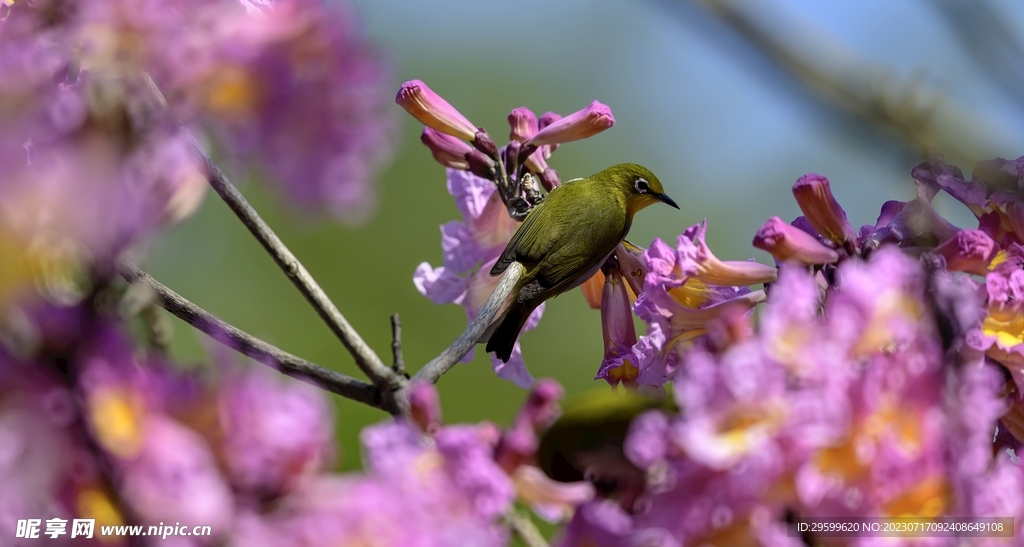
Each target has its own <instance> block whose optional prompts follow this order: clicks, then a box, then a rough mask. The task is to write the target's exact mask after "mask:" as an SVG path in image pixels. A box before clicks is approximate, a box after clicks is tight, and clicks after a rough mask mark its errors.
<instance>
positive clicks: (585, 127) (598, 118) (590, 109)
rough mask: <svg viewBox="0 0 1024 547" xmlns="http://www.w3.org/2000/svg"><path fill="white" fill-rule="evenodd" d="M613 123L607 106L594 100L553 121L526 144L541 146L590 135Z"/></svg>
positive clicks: (613, 120)
mask: <svg viewBox="0 0 1024 547" xmlns="http://www.w3.org/2000/svg"><path fill="white" fill-rule="evenodd" d="M613 125H615V117H614V116H612V111H611V109H610V108H608V107H607V106H605V105H603V104H601V103H599V102H597V101H594V102H592V103H590V105H588V106H587V107H586V108H584V109H583V110H579V111H576V112H573V113H572V114H569V115H568V116H566V117H564V118H561V119H559V120H557V121H554V122H552V123H550V124H549V125H547V126H546V127H544V128H543V129H541V130H540V131H538V132H537V134H536V135H533V137H531V138H530V139H529V140H527V141H526V144H532V145H535V146H543V145H550V144H560V143H563V142H571V141H576V140H580V139H585V138H587V137H592V136H594V135H596V134H598V133H600V132H602V131H604V130H605V129H608V128H610V127H611V126H613Z"/></svg>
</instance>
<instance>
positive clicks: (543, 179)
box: [540, 167, 559, 192]
mask: <svg viewBox="0 0 1024 547" xmlns="http://www.w3.org/2000/svg"><path fill="white" fill-rule="evenodd" d="M540 183H541V185H543V186H544V189H545V190H547V191H548V192H550V191H551V190H552V189H554V187H555V186H558V184H559V179H558V171H555V170H554V169H551V168H550V167H549V168H547V169H545V170H544V171H542V172H541V174H540Z"/></svg>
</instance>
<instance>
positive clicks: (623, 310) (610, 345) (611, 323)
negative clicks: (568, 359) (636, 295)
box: [596, 269, 639, 386]
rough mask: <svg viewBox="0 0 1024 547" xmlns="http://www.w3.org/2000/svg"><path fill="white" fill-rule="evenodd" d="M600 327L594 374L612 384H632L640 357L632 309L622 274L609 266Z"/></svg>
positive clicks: (635, 377) (636, 374)
mask: <svg viewBox="0 0 1024 547" xmlns="http://www.w3.org/2000/svg"><path fill="white" fill-rule="evenodd" d="M601 330H602V332H603V334H604V360H603V361H602V362H601V367H600V368H599V369H598V372H597V376H596V378H600V379H603V380H605V381H606V382H608V383H609V384H611V385H612V386H616V385H618V384H619V383H620V382H621V383H624V384H626V385H634V384H635V383H636V379H637V376H638V375H639V369H638V368H637V366H638V365H639V358H638V357H637V356H636V355H635V354H634V353H633V346H634V345H635V344H636V342H637V338H636V329H635V328H634V327H633V313H632V310H631V307H630V303H629V294H628V292H627V291H626V284H625V282H624V281H623V279H622V274H620V273H619V271H618V270H617V269H611V270H610V271H609V272H608V274H607V275H606V276H605V284H604V291H603V294H602V295H601Z"/></svg>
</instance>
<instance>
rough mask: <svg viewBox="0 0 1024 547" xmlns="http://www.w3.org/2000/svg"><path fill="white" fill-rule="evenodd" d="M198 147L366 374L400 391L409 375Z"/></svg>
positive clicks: (235, 206)
mask: <svg viewBox="0 0 1024 547" xmlns="http://www.w3.org/2000/svg"><path fill="white" fill-rule="evenodd" d="M193 143H194V144H195V147H196V150H197V151H198V153H199V154H200V155H201V157H202V158H203V161H204V162H205V164H206V169H207V172H208V175H207V178H208V180H209V182H210V186H212V187H213V189H214V190H215V191H216V192H217V194H218V195H219V196H220V197H221V199H223V200H224V202H225V203H226V204H227V205H228V207H230V208H231V210H232V211H234V213H235V215H237V216H238V218H239V220H241V221H242V224H244V225H245V227H246V228H248V229H249V232H250V233H251V234H252V235H253V236H254V237H255V238H256V240H257V241H259V242H260V244H261V245H263V248H264V249H266V251H267V253H269V254H270V256H271V257H272V258H273V259H274V262H276V263H277V265H278V267H280V268H281V270H283V271H284V273H285V274H286V275H287V276H288V279H290V280H291V281H292V283H293V284H294V285H295V287H296V288H298V289H299V292H301V293H302V295H303V296H305V297H306V300H307V301H308V302H309V303H310V304H311V305H312V306H313V308H314V309H315V310H316V312H317V314H318V315H319V316H320V318H321V319H322V320H323V321H324V323H326V324H327V326H328V327H329V328H330V329H331V332H333V333H334V334H335V336H337V337H338V340H340V341H341V343H342V344H344V346H345V348H346V349H348V352H349V353H350V354H352V357H353V358H354V359H355V362H356V365H357V366H358V367H359V369H360V370H362V371H363V374H366V377H367V378H369V379H370V380H371V381H372V382H373V384H374V385H376V386H377V387H379V388H381V389H383V390H387V391H389V392H394V391H397V390H398V389H400V388H402V387H403V386H404V385H405V378H404V377H403V376H401V375H399V374H397V373H395V371H393V370H391V368H389V367H388V366H387V365H385V364H384V362H383V361H381V359H380V357H379V356H378V355H377V354H376V353H375V352H374V351H373V349H372V348H370V346H369V345H368V344H367V343H366V342H365V341H364V340H363V339H362V337H361V336H359V333H358V332H356V330H355V329H354V328H353V327H352V325H351V324H349V322H348V320H347V319H345V316H344V315H342V314H341V311H340V310H339V309H338V307H337V306H335V305H334V302H332V301H331V299H330V298H329V297H328V296H327V293H325V292H324V290H323V289H322V288H320V285H319V284H318V283H317V282H316V280H315V279H313V276H312V275H310V273H309V271H308V270H306V267H305V266H303V265H302V263H301V262H299V259H298V258H296V257H295V255H294V254H292V252H291V251H290V250H289V249H288V247H287V246H285V244H284V242H282V241H281V239H280V238H279V237H277V234H275V233H274V231H273V230H271V229H270V226H268V225H267V223H266V222H265V221H264V220H263V219H262V218H261V217H260V215H259V213H257V212H256V210H255V209H253V207H252V206H251V205H249V202H248V201H246V199H245V197H244V196H242V193H241V192H239V191H238V188H236V187H235V185H233V184H231V181H230V180H228V178H227V176H225V175H224V173H223V172H222V171H221V170H220V168H218V167H217V165H216V164H215V163H214V162H213V160H212V159H210V156H208V155H207V154H206V152H205V151H204V150H203V149H202V147H201V146H199V144H198V143H196V142H195V140H194V139H193Z"/></svg>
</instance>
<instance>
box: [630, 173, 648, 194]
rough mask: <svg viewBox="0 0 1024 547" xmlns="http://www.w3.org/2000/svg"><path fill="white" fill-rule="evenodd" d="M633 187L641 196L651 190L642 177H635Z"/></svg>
mask: <svg viewBox="0 0 1024 547" xmlns="http://www.w3.org/2000/svg"><path fill="white" fill-rule="evenodd" d="M633 187H634V188H636V191H637V192H639V193H641V194H646V193H647V191H648V190H650V189H651V186H650V184H649V183H648V182H647V179H645V178H643V177H637V179H636V182H634V183H633Z"/></svg>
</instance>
